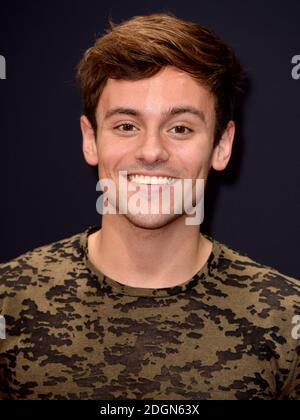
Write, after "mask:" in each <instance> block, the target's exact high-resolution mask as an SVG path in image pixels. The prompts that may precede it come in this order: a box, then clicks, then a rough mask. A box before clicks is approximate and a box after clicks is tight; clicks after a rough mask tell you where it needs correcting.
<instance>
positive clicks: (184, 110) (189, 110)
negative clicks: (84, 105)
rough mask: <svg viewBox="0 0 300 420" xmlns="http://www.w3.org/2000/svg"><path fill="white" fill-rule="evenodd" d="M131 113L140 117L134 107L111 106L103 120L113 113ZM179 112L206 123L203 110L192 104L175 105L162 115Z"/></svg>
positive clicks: (167, 115) (140, 113)
mask: <svg viewBox="0 0 300 420" xmlns="http://www.w3.org/2000/svg"><path fill="white" fill-rule="evenodd" d="M119 114H122V115H131V116H134V117H142V112H140V111H138V110H137V109H134V108H126V107H116V108H112V109H110V110H109V111H107V113H106V114H105V117H104V120H107V119H109V118H111V117H113V116H114V115H119ZM181 114H192V115H195V116H196V117H198V118H200V120H202V121H203V122H204V123H205V124H206V118H205V114H204V112H203V111H201V110H200V109H197V108H195V107H193V106H176V107H172V108H170V109H169V110H168V111H165V112H163V116H165V117H169V116H174V115H181Z"/></svg>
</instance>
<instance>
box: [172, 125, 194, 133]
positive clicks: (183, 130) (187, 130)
mask: <svg viewBox="0 0 300 420" xmlns="http://www.w3.org/2000/svg"><path fill="white" fill-rule="evenodd" d="M174 129H175V130H176V131H175V132H174V131H173V134H189V133H191V132H192V131H193V130H191V129H190V128H188V127H185V126H184V125H176V127H173V128H172V130H174ZM172 130H171V131H172Z"/></svg>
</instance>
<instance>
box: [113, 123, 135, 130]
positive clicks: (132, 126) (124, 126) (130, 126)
mask: <svg viewBox="0 0 300 420" xmlns="http://www.w3.org/2000/svg"><path fill="white" fill-rule="evenodd" d="M121 127H123V129H121ZM115 128H116V129H118V130H120V131H133V130H132V128H135V127H134V125H133V124H129V123H125V124H120V125H118V126H117V127H115Z"/></svg>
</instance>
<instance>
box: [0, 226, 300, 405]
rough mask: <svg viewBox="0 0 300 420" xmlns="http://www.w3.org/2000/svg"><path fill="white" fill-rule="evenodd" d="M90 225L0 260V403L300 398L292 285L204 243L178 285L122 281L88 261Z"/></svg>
mask: <svg viewBox="0 0 300 420" xmlns="http://www.w3.org/2000/svg"><path fill="white" fill-rule="evenodd" d="M98 229H99V227H97V226H91V227H89V228H88V229H86V231H85V232H83V233H79V234H76V235H74V236H72V237H70V238H66V239H63V240H61V241H58V242H55V243H52V244H49V245H46V246H43V247H39V248H37V249H35V250H33V251H30V252H27V253H25V254H24V255H21V256H20V257H18V258H16V259H14V260H12V261H10V262H8V263H6V264H2V265H0V314H1V315H2V316H4V317H5V320H6V339H4V340H3V339H2V340H0V397H1V398H2V399H98V400H100V399H102V400H103V399H108V400H112V399H147V400H152V399H153V400H203V399H228V400H229V399H233V400H239V399H266V400H269V399H300V384H299V383H300V363H299V354H300V346H299V344H300V343H299V340H297V334H296V336H295V332H297V329H296V327H297V326H295V325H294V324H293V320H294V319H295V318H294V317H295V315H300V298H299V296H300V283H299V282H298V281H297V280H295V279H292V278H290V277H287V276H284V275H282V274H280V273H279V272H278V271H276V270H274V269H272V268H269V267H266V266H263V265H261V264H258V263H256V262H254V261H253V260H251V259H250V258H248V257H247V256H245V255H241V254H240V253H238V252H236V251H234V250H232V249H231V248H229V247H228V246H226V245H223V244H221V243H219V242H217V241H216V240H212V239H211V238H210V239H211V240H212V241H213V249H212V252H211V254H210V256H209V259H208V261H207V263H206V264H205V265H204V267H203V268H202V269H201V270H200V271H199V272H197V273H196V274H195V275H194V276H193V278H192V279H189V280H188V281H186V282H185V283H183V284H181V285H180V286H177V287H172V288H166V289H146V288H134V287H130V286H124V285H122V284H120V283H118V282H116V281H115V280H113V279H110V278H108V277H105V276H104V275H103V274H102V273H101V272H99V271H98V270H97V269H96V268H95V267H94V266H93V265H92V264H91V262H90V261H89V260H88V258H87V256H88V249H87V237H88V234H90V233H93V232H95V231H96V230H98ZM174 258H176V256H174ZM116 264H117V261H116ZM125 277H126V272H124V278H125ZM293 329H294V330H293ZM293 331H294V334H293Z"/></svg>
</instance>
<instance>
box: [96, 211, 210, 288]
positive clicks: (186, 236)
mask: <svg viewBox="0 0 300 420" xmlns="http://www.w3.org/2000/svg"><path fill="white" fill-rule="evenodd" d="M88 248H89V259H90V261H91V262H92V264H93V265H94V266H95V267H96V268H97V269H98V270H99V271H101V272H102V273H103V274H104V275H106V276H107V277H109V278H111V279H114V280H116V281H118V282H119V283H121V284H125V285H128V286H131V287H142V288H151V289H156V288H166V287H174V286H177V285H179V284H182V283H184V282H185V281H187V280H189V279H190V278H191V277H192V276H193V275H194V274H196V273H197V271H199V270H200V269H201V268H202V267H203V266H204V264H205V263H206V261H207V259H208V257H209V255H210V253H211V250H212V243H211V242H210V241H209V240H208V239H206V238H204V236H203V235H201V234H200V233H199V226H187V225H185V219H184V216H183V217H180V218H177V219H176V220H175V221H173V222H171V223H169V224H168V225H166V226H164V227H162V228H158V229H142V228H140V227H137V226H135V225H133V224H132V223H131V222H129V221H128V220H127V219H126V218H125V217H124V216H122V215H105V216H103V220H102V228H101V230H99V231H97V232H96V233H94V234H92V235H90V236H89V238H88Z"/></svg>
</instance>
